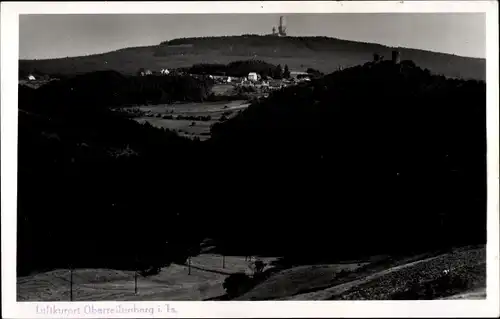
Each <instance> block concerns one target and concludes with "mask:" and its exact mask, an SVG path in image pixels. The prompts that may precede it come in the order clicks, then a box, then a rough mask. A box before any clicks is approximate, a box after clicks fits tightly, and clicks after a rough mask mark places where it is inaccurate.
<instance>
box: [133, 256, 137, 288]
mask: <svg viewBox="0 0 500 319" xmlns="http://www.w3.org/2000/svg"><path fill="white" fill-rule="evenodd" d="M134 268H135V272H134V293H135V294H136V295H137V255H136V256H135V267H134Z"/></svg>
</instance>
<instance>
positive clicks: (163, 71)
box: [161, 69, 170, 75]
mask: <svg viewBox="0 0 500 319" xmlns="http://www.w3.org/2000/svg"><path fill="white" fill-rule="evenodd" d="M161 74H162V75H168V74H170V71H169V70H167V69H161Z"/></svg>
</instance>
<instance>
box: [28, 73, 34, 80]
mask: <svg viewBox="0 0 500 319" xmlns="http://www.w3.org/2000/svg"><path fill="white" fill-rule="evenodd" d="M28 80H30V81H35V80H36V78H35V77H34V76H33V75H32V74H30V75H28Z"/></svg>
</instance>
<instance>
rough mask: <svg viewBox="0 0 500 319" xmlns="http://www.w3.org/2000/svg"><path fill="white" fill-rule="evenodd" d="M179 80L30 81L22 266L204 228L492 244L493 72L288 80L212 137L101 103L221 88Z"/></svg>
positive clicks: (337, 245) (373, 244) (374, 246)
mask: <svg viewBox="0 0 500 319" xmlns="http://www.w3.org/2000/svg"><path fill="white" fill-rule="evenodd" d="M167 78H169V77H158V79H157V78H156V77H141V78H133V77H132V78H127V77H123V76H121V75H119V74H117V73H97V74H90V75H86V76H82V77H77V78H75V79H73V80H66V81H60V83H59V84H57V85H56V84H48V85H47V88H45V89H44V87H42V88H41V89H38V90H40V91H39V92H40V93H37V94H35V93H34V91H33V90H30V89H27V88H22V90H20V99H19V108H20V113H19V156H18V158H19V166H18V167H19V173H18V174H19V175H18V176H19V177H18V185H19V190H18V192H19V193H18V199H19V201H18V203H19V205H18V227H19V228H18V267H19V269H20V271H21V273H22V272H24V273H26V272H28V271H29V270H33V269H40V268H44V267H64V266H66V265H67V264H68V263H69V262H72V263H74V264H77V265H81V266H88V267H90V266H96V267H116V268H124V267H132V266H133V265H136V264H137V262H136V261H134V258H135V257H134V255H136V254H137V255H138V256H136V257H137V259H139V260H141V262H142V264H145V265H161V264H166V263H168V262H171V261H172V260H180V261H182V260H183V259H184V258H187V256H188V255H189V254H190V253H191V252H192V251H193V247H195V246H196V245H197V244H198V243H199V241H200V239H201V238H202V237H205V236H207V237H212V238H214V239H216V241H217V242H219V243H220V245H222V246H224V247H225V248H224V249H225V250H226V251H228V252H229V251H234V252H238V253H239V254H244V253H245V252H249V254H272V255H282V256H285V257H286V258H291V259H294V260H298V259H300V260H313V259H316V260H317V259H318V258H324V257H325V256H329V257H331V258H346V257H352V258H355V257H356V256H359V255H362V254H363V255H364V254H379V253H396V252H398V251H400V250H401V249H404V250H405V251H410V250H425V249H431V248H437V247H444V246H449V245H459V244H471V243H484V242H485V234H486V124H485V121H486V101H485V90H486V86H485V83H484V82H479V81H465V80H452V79H446V78H445V77H442V76H436V75H432V74H431V73H430V72H429V71H428V70H423V69H421V68H419V67H417V66H416V65H415V64H414V63H411V62H409V61H403V62H402V63H401V64H393V63H391V62H390V61H382V62H379V63H372V62H370V63H366V64H365V65H360V66H357V67H353V68H348V69H345V70H342V71H338V72H335V73H332V74H329V75H327V76H325V77H322V78H318V79H315V80H313V81H311V82H310V84H307V85H303V86H294V87H289V88H286V89H283V90H280V91H277V92H275V93H273V94H272V95H271V96H270V98H268V99H266V100H260V101H258V102H255V103H253V105H251V106H250V107H249V108H247V109H246V110H245V111H243V112H240V113H239V114H238V115H236V116H235V117H232V118H231V119H225V120H223V121H221V122H220V123H218V124H217V125H214V126H213V127H212V137H211V138H210V139H209V140H208V141H205V142H199V141H191V140H188V139H185V138H182V137H179V136H177V135H176V134H175V133H174V132H171V131H168V130H162V129H158V128H154V127H152V126H150V125H140V124H138V123H136V122H134V121H132V120H129V119H126V118H125V117H121V116H118V115H119V114H117V113H116V112H109V111H108V107H105V106H106V105H107V106H113V105H119V104H120V103H121V104H123V103H127V102H130V101H131V100H132V101H141V99H144V100H146V99H147V98H150V97H151V96H154V95H155V94H158V92H159V91H161V92H165V93H166V94H169V97H170V98H171V99H182V98H185V99H190V98H193V99H196V98H198V97H199V95H198V94H200V92H199V90H200V88H201V87H203V88H205V87H208V86H209V83H208V82H207V83H208V84H205V83H204V82H203V81H202V82H199V80H192V79H187V78H175V77H174V78H172V79H167ZM96 79H97V80H96ZM99 79H101V81H99ZM164 81H165V82H164ZM181 83H188V84H189V83H191V84H190V85H192V86H190V85H188V86H187V87H188V88H184V89H183V85H181ZM49 85H50V87H49ZM170 85H172V86H171V87H170ZM178 85H180V86H178ZM179 88H180V90H181V92H177V89H179ZM71 89H73V90H71ZM38 90H37V91H38ZM75 91H76V93H75ZM94 91H95V92H94ZM146 92H147V93H146ZM124 94H125V97H126V98H123V95H124ZM144 96H147V98H145V97H144ZM130 97H132V98H131V100H130ZM54 105H58V107H57V108H54V107H53V106H54ZM91 106H94V107H91ZM68 110H78V112H70V111H68ZM200 163H203V165H200ZM210 172H216V173H214V174H213V175H214V176H213V177H214V178H213V179H212V182H210V183H209V184H208V186H207V187H201V186H196V187H194V186H193V181H196V179H197V178H199V176H203V178H204V180H206V178H207V177H208V178H210ZM215 181H217V183H218V184H219V185H218V187H212V186H213V185H212V186H211V183H215ZM214 185H215V184H214ZM221 190H223V194H224V195H223V198H224V204H223V205H221V204H220V201H216V200H215V201H214V198H220V197H221ZM193 199H196V200H193ZM242 203H243V204H242ZM228 225H229V226H230V227H228ZM256 229H257V230H258V231H257V232H256ZM166 241H168V244H166ZM163 252H166V253H163Z"/></svg>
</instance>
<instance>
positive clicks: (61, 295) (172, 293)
mask: <svg viewBox="0 0 500 319" xmlns="http://www.w3.org/2000/svg"><path fill="white" fill-rule="evenodd" d="M262 260H264V261H265V262H267V263H269V262H270V261H272V260H273V258H263V259H262ZM223 266H224V267H223ZM241 271H243V272H250V268H249V263H248V262H247V261H245V258H244V257H241V256H227V257H225V263H224V265H223V264H222V256H220V255H213V254H202V255H199V256H196V257H193V258H192V260H191V273H189V267H188V266H187V265H177V264H173V265H171V266H169V267H165V268H163V269H162V271H161V272H160V273H159V274H158V275H155V276H150V277H142V276H138V284H137V286H138V293H137V294H135V293H134V271H120V270H110V269H77V270H75V271H74V272H73V300H75V301H85V300H87V301H98V300H99V301H100V300H204V299H209V298H214V297H218V296H221V295H224V289H223V288H222V283H223V281H224V279H225V278H226V277H227V276H229V275H230V274H232V273H235V272H241ZM17 298H18V301H69V300H70V272H69V270H68V269H58V270H54V271H49V272H45V273H40V274H36V275H33V276H27V277H20V278H18V280H17Z"/></svg>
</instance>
